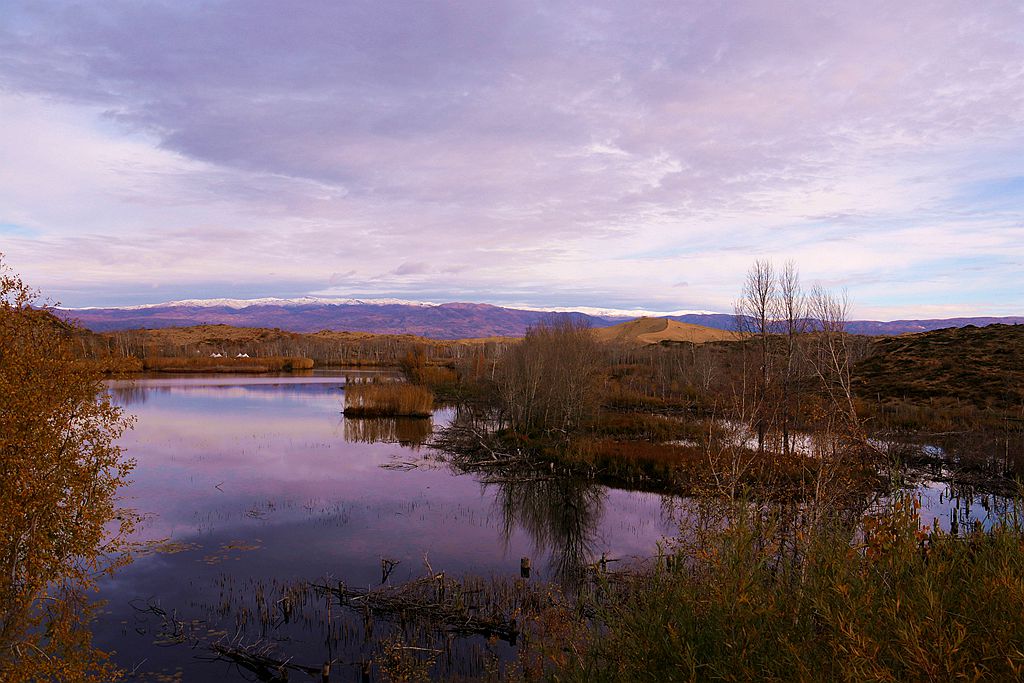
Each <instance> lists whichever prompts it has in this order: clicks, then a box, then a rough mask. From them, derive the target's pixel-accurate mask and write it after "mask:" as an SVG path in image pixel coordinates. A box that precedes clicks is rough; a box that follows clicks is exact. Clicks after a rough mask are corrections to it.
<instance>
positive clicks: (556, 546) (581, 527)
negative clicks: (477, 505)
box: [484, 476, 606, 584]
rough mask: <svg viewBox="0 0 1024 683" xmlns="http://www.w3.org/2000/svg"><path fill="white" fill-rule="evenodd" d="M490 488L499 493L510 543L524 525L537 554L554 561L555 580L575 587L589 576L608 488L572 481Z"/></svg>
mask: <svg viewBox="0 0 1024 683" xmlns="http://www.w3.org/2000/svg"><path fill="white" fill-rule="evenodd" d="M484 486H485V487H488V488H489V487H492V486H494V487H496V488H497V495H496V496H495V501H496V505H497V506H499V507H500V509H501V514H502V520H503V532H504V536H505V542H506V543H508V541H509V539H510V538H511V536H512V533H513V532H514V531H515V528H516V526H520V527H522V528H523V529H524V530H525V531H526V532H527V533H528V534H529V535H530V537H531V538H532V540H533V544H534V549H535V552H536V553H537V554H538V555H543V554H548V555H549V556H550V558H551V559H550V565H549V571H550V573H551V576H552V578H554V579H555V580H558V581H561V582H563V583H566V584H571V583H573V582H575V581H576V580H578V579H579V578H580V577H581V576H582V575H583V573H584V571H585V570H586V567H587V564H588V563H589V562H590V561H591V559H592V557H593V550H594V546H595V540H596V539H595V537H596V534H597V525H598V522H599V521H600V519H601V516H602V514H603V510H604V501H605V496H606V489H605V488H604V487H603V486H599V485H596V484H593V483H590V482H588V481H586V480H583V479H579V478H575V477H568V476H550V477H545V476H540V477H536V476H525V477H512V478H507V479H501V480H497V481H495V480H492V481H490V482H488V481H487V480H485V482H484Z"/></svg>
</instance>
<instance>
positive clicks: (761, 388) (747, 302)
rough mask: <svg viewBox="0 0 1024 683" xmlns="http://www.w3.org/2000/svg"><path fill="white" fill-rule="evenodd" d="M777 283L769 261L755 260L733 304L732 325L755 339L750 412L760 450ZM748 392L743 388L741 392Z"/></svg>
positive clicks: (765, 421)
mask: <svg viewBox="0 0 1024 683" xmlns="http://www.w3.org/2000/svg"><path fill="white" fill-rule="evenodd" d="M777 295H778V283H777V280H776V275H775V268H774V266H772V264H771V262H770V261H762V260H757V261H755V262H754V265H753V266H751V267H750V270H748V271H747V278H746V280H745V281H744V283H743V292H742V293H741V294H740V298H739V300H738V301H737V302H736V304H735V312H736V328H737V329H738V330H739V331H740V332H743V333H745V334H748V335H750V336H752V337H754V339H755V340H756V344H757V349H758V364H759V368H758V371H757V376H756V378H755V379H754V381H753V386H752V387H751V389H752V391H751V392H749V393H750V395H751V397H752V404H751V406H750V415H751V417H752V419H753V423H754V427H755V429H756V430H757V450H758V453H764V445H765V435H766V433H767V431H768V423H769V418H768V412H769V410H770V406H769V399H768V394H769V381H770V378H771V372H772V370H771V360H772V358H771V336H772V333H773V331H774V328H775V318H774V314H775V311H776V309H777V307H778V304H777V301H776V299H777ZM746 393H748V392H745V394H746Z"/></svg>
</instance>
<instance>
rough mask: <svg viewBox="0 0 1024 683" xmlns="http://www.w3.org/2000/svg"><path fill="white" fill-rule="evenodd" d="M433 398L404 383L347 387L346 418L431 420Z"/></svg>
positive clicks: (423, 391) (349, 385)
mask: <svg viewBox="0 0 1024 683" xmlns="http://www.w3.org/2000/svg"><path fill="white" fill-rule="evenodd" d="M433 410H434V395H433V394H432V393H430V390H429V389H427V388H425V387H421V386H416V385H414V384H406V383H404V382H366V383H361V384H346V386H345V417H430V416H431V415H432V414H433Z"/></svg>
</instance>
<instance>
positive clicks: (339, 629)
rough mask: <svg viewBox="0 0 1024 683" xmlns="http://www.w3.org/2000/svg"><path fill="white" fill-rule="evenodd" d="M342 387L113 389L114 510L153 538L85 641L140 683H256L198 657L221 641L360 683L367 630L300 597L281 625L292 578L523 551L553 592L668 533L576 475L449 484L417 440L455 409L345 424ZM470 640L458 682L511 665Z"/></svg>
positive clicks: (207, 382) (649, 510)
mask: <svg viewBox="0 0 1024 683" xmlns="http://www.w3.org/2000/svg"><path fill="white" fill-rule="evenodd" d="M345 374H347V375H348V376H349V377H368V376H371V375H373V374H379V373H375V372H373V371H365V370H364V371H348V372H347V373H345ZM344 386H345V376H344V375H343V374H341V373H336V374H330V373H323V372H317V373H315V374H313V375H311V376H305V377H268V376H238V375H216V376H199V375H192V376H187V377H160V378H153V379H139V380H135V381H132V382H122V381H114V382H111V383H110V390H111V393H112V394H113V396H114V397H115V399H116V400H117V401H118V402H119V403H120V404H121V405H123V406H124V407H125V409H126V410H127V411H128V412H130V413H132V414H134V415H136V416H137V418H138V422H137V424H136V426H135V428H134V430H132V431H131V432H129V433H128V434H127V435H125V436H124V437H123V438H122V441H121V443H122V445H123V446H124V447H125V449H126V453H127V455H128V456H130V457H132V458H135V459H136V461H137V467H136V469H135V471H134V473H133V477H132V478H133V482H132V484H131V485H130V486H129V487H127V489H125V491H124V493H123V499H124V502H125V504H126V505H128V506H130V507H132V508H134V509H135V510H137V511H138V512H139V513H140V514H142V515H143V516H144V521H143V523H142V524H141V525H140V528H139V532H138V539H139V540H147V541H158V543H155V544H151V545H152V547H150V548H149V549H147V550H146V551H144V552H141V553H139V556H138V557H137V558H136V560H135V561H134V562H133V563H132V564H131V565H129V566H128V567H126V568H124V569H122V570H121V571H119V572H118V573H117V574H116V575H115V576H114V577H113V578H111V579H107V580H104V581H103V582H102V586H101V593H100V598H101V599H104V600H106V601H107V605H106V607H105V610H104V612H103V613H102V614H101V616H100V617H99V619H98V620H97V622H96V624H95V626H94V633H95V642H96V644H97V645H98V646H100V647H101V648H104V649H108V650H114V651H115V652H116V654H115V657H114V658H115V661H116V662H117V663H118V664H119V665H121V666H122V667H124V668H125V669H127V670H128V671H134V672H135V675H136V679H137V680H187V681H223V680H253V678H252V675H251V674H246V675H245V676H243V672H241V671H240V670H239V669H238V668H237V667H235V666H232V665H230V664H228V663H225V662H209V661H206V660H207V659H209V658H210V656H209V655H210V653H209V651H208V648H206V647H205V645H206V644H209V643H210V642H216V641H218V640H220V641H222V642H232V643H237V644H241V645H245V646H247V647H252V646H258V647H267V648H268V651H269V650H273V651H275V652H278V653H280V654H282V655H284V656H286V657H292V658H294V661H296V662H301V663H303V664H309V665H315V666H319V664H320V663H322V662H323V661H325V660H326V659H328V658H334V659H337V660H338V661H339V662H341V664H339V665H336V666H335V667H334V669H333V670H332V675H331V680H332V681H334V680H342V681H344V680H363V679H362V678H361V676H362V675H363V673H362V671H361V669H360V666H359V663H360V662H361V661H363V660H365V659H366V658H368V657H369V655H370V654H371V653H372V651H373V647H374V642H372V640H367V638H366V633H365V632H364V630H363V627H362V619H360V618H359V617H358V615H352V614H347V613H345V612H344V611H342V610H340V609H339V608H338V607H337V605H335V606H334V607H333V608H332V611H330V612H329V611H328V609H329V608H328V605H327V601H326V600H319V601H317V600H316V599H315V598H313V597H308V596H307V599H306V602H305V603H304V605H303V612H302V615H301V617H300V616H296V615H292V618H291V619H289V620H288V621H287V622H286V621H284V619H283V618H282V614H281V611H280V598H281V597H282V596H283V595H284V594H285V593H286V592H287V591H288V590H290V588H291V587H292V586H294V585H295V584H296V583H298V582H302V581H320V580H329V581H332V582H337V581H342V582H344V583H345V584H346V585H349V586H361V587H363V588H371V587H374V586H377V585H379V584H380V583H381V578H382V560H388V561H390V562H397V563H398V564H396V565H394V569H393V571H392V573H391V574H390V576H389V582H390V583H398V582H402V581H405V580H409V579H416V578H420V577H423V576H425V575H426V574H427V572H428V567H429V571H432V572H442V571H443V572H446V573H448V574H449V575H454V576H463V575H473V576H481V577H487V578H489V577H498V578H503V579H508V580H513V579H516V578H518V577H519V576H520V559H521V558H522V557H529V558H530V559H531V563H532V574H531V577H530V579H529V580H530V581H531V582H538V581H549V580H550V581H556V582H557V581H558V580H559V578H560V577H561V576H562V575H564V574H566V573H568V572H571V571H573V570H575V569H576V568H578V566H579V565H580V564H583V563H587V562H593V561H595V560H596V559H599V558H600V557H601V556H602V555H604V556H605V557H608V558H614V559H618V560H620V561H622V562H628V561H629V560H630V559H631V558H644V557H650V556H652V555H654V554H655V553H656V552H657V543H658V541H659V540H660V539H661V538H662V537H664V536H666V535H668V536H671V535H674V534H675V532H676V523H675V522H674V521H673V515H672V506H671V504H669V502H668V501H666V500H664V499H663V497H662V496H659V495H655V494H650V493H639V492H627V491H621V490H612V489H607V488H605V487H601V486H596V485H594V484H587V483H581V482H573V481H555V482H549V483H548V484H547V485H545V486H533V487H531V488H530V489H529V491H525V490H524V489H522V487H520V488H516V487H515V486H513V485H502V484H486V485H485V484H482V483H481V482H480V481H479V479H478V478H477V477H476V476H473V475H462V476H459V475H456V474H454V473H453V472H452V471H451V470H450V469H449V468H448V467H447V466H445V465H443V464H441V463H439V462H437V461H436V458H433V459H432V457H431V456H432V455H433V454H432V452H431V451H430V450H429V449H426V448H423V447H421V446H419V445H417V444H418V443H422V441H423V440H424V439H425V438H426V437H427V436H429V433H430V429H431V428H432V427H434V428H436V427H438V426H440V425H443V424H444V423H445V422H446V421H447V420H449V419H451V415H450V413H448V412H445V411H443V410H442V411H439V412H437V413H436V414H435V416H434V418H433V421H432V422H431V421H411V422H401V421H398V422H396V421H384V422H379V421H378V422H367V421H355V420H346V419H345V418H344V417H343V416H342V415H341V410H342V407H343V404H342V396H343V391H344ZM327 623H330V624H331V625H332V626H331V630H329V631H328V630H327V629H326V627H325V624H327ZM328 634H330V635H328ZM379 634H380V630H379V629H378V635H379ZM328 641H329V642H328ZM466 641H467V642H466V643H465V644H463V645H460V646H459V647H458V648H456V650H457V652H456V660H457V661H454V662H453V663H452V664H451V668H452V670H453V671H457V672H461V673H465V674H468V675H475V674H479V673H482V668H481V667H482V666H483V657H484V656H485V655H486V654H488V650H490V649H497V651H496V653H492V654H494V655H495V656H498V657H506V656H508V646H507V645H505V644H503V643H499V644H494V643H492V642H489V641H487V640H485V639H484V638H482V637H475V638H469V639H466ZM197 644H198V645H197ZM292 675H293V678H296V679H301V678H304V676H303V675H301V674H295V673H293V674H292Z"/></svg>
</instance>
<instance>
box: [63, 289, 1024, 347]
mask: <svg viewBox="0 0 1024 683" xmlns="http://www.w3.org/2000/svg"><path fill="white" fill-rule="evenodd" d="M56 313H57V314H58V315H60V316H61V317H63V318H65V319H74V320H77V321H78V322H80V323H81V324H82V325H84V326H85V327H87V328H89V329H91V330H93V331H95V332H105V331H113V330H127V329H133V328H143V327H145V328H164V327H187V326H190V325H205V324H208V325H216V324H223V325H235V326H238V327H267V328H280V329H282V330H288V331H291V332H319V331H320V330H339V331H342V330H347V331H352V332H373V333H380V334H415V335H420V336H423V337H431V338H434V339H464V338H469V337H518V336H522V335H523V334H525V332H526V330H527V328H529V327H530V326H531V325H536V324H537V323H538V322H540V321H541V320H543V319H545V318H548V317H551V316H572V317H574V318H576V319H578V320H580V321H582V322H585V323H587V324H589V325H591V326H592V327H595V328H602V327H610V326H612V325H617V324H619V323H623V322H627V321H629V320H633V319H635V318H638V317H644V316H646V317H648V318H652V317H656V318H659V319H664V318H667V319H670V320H674V321H676V322H680V323H688V324H691V325H699V326H701V327H704V328H715V329H719V330H731V329H733V328H734V327H735V322H736V319H735V316H733V315H731V314H727V313H711V312H708V311H672V312H669V313H668V314H666V313H663V312H655V311H643V310H622V309H603V308H586V307H582V308H581V309H567V308H558V309H554V310H536V309H526V308H515V307H504V306H493V305H491V304H476V303H454V302H453V303H432V302H425V301H408V300H404V299H341V298H328V297H301V298H297V299H280V298H265V299H188V300H184V301H171V302H166V303H162V304H146V305H142V306H127V307H106V308H102V307H91V308H67V309H58V310H57V311H56ZM637 314H640V315H637ZM993 323H1003V324H1011V325H1012V324H1020V323H1024V317H1006V318H994V317H978V318H949V319H944V320H896V321H892V322H879V321H872V320H856V321H852V322H850V323H848V325H847V329H848V330H849V331H850V332H853V333H855V334H870V335H897V334H906V333H908V332H926V331H930V330H937V329H942V328H946V327H964V326H967V325H976V326H982V325H990V324H993Z"/></svg>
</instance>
